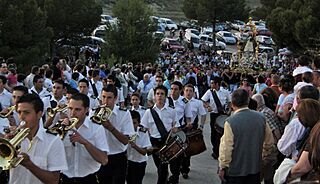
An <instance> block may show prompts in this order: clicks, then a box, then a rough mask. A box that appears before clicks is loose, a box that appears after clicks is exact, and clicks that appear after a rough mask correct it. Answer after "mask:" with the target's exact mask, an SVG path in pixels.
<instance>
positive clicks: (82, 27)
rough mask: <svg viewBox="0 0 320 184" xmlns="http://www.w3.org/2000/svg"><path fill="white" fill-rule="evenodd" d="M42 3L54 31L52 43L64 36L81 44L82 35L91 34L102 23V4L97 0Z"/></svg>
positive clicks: (58, 0) (64, 0) (55, 0)
mask: <svg viewBox="0 0 320 184" xmlns="http://www.w3.org/2000/svg"><path fill="white" fill-rule="evenodd" d="M38 1H43V0H38ZM42 4H43V7H42V8H43V9H44V10H45V11H46V12H47V15H48V20H47V26H49V27H52V29H53V32H54V37H53V39H52V40H51V41H52V44H53V43H54V42H55V41H57V40H58V39H61V38H64V39H68V40H70V41H71V44H73V45H75V46H80V45H81V44H83V43H81V41H80V40H81V37H82V36H89V35H91V33H92V31H93V30H94V29H95V28H96V27H97V26H98V25H99V23H100V14H101V13H102V5H101V3H100V1H97V0H45V2H44V3H42Z"/></svg>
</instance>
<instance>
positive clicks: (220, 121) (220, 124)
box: [214, 115, 229, 136]
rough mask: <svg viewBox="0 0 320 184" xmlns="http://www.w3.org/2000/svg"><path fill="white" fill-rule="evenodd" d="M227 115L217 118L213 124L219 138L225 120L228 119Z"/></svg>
mask: <svg viewBox="0 0 320 184" xmlns="http://www.w3.org/2000/svg"><path fill="white" fill-rule="evenodd" d="M228 117H229V116H228V115H220V116H218V117H217V119H216V123H215V126H214V127H215V129H216V131H217V132H218V133H219V134H221V136H222V135H223V131H224V124H225V122H226V119H227V118H228Z"/></svg>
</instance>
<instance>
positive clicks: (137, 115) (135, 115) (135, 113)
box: [130, 110, 141, 123]
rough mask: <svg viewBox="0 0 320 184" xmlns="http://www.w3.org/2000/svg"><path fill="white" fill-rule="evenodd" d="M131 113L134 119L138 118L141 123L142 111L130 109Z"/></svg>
mask: <svg viewBox="0 0 320 184" xmlns="http://www.w3.org/2000/svg"><path fill="white" fill-rule="evenodd" d="M130 114H131V117H132V119H136V120H138V122H139V123H140V119H141V117H140V113H139V112H138V111H135V110H132V111H130Z"/></svg>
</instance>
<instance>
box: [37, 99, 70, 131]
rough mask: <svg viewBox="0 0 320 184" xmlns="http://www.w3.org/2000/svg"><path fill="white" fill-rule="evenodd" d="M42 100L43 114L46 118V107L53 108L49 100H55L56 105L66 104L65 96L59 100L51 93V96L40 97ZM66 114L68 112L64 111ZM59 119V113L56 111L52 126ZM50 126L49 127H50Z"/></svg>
mask: <svg viewBox="0 0 320 184" xmlns="http://www.w3.org/2000/svg"><path fill="white" fill-rule="evenodd" d="M42 101H43V107H44V108H43V114H44V115H45V117H46V119H47V118H48V114H47V110H48V108H49V107H50V108H55V107H52V106H51V101H55V102H56V103H57V105H67V104H68V100H67V97H65V96H62V98H61V99H60V100H57V99H56V98H55V97H54V96H53V95H52V96H48V97H45V98H43V99H42ZM65 114H68V113H65ZM59 119H60V113H57V114H56V116H55V117H54V119H53V121H52V124H51V126H53V125H54V124H55V123H56V122H57V121H58V120H59ZM51 126H50V127H51Z"/></svg>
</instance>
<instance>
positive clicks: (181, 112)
mask: <svg viewBox="0 0 320 184" xmlns="http://www.w3.org/2000/svg"><path fill="white" fill-rule="evenodd" d="M183 99H185V98H184V97H183V96H179V98H178V99H177V100H174V99H173V98H172V100H173V103H174V109H175V110H176V113H177V114H176V122H177V124H178V126H182V125H184V124H185V123H184V122H183V120H184V117H187V118H191V117H192V112H191V106H190V104H189V103H188V100H187V99H185V100H186V102H184V101H183ZM181 120H182V122H181V124H180V121H181Z"/></svg>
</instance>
